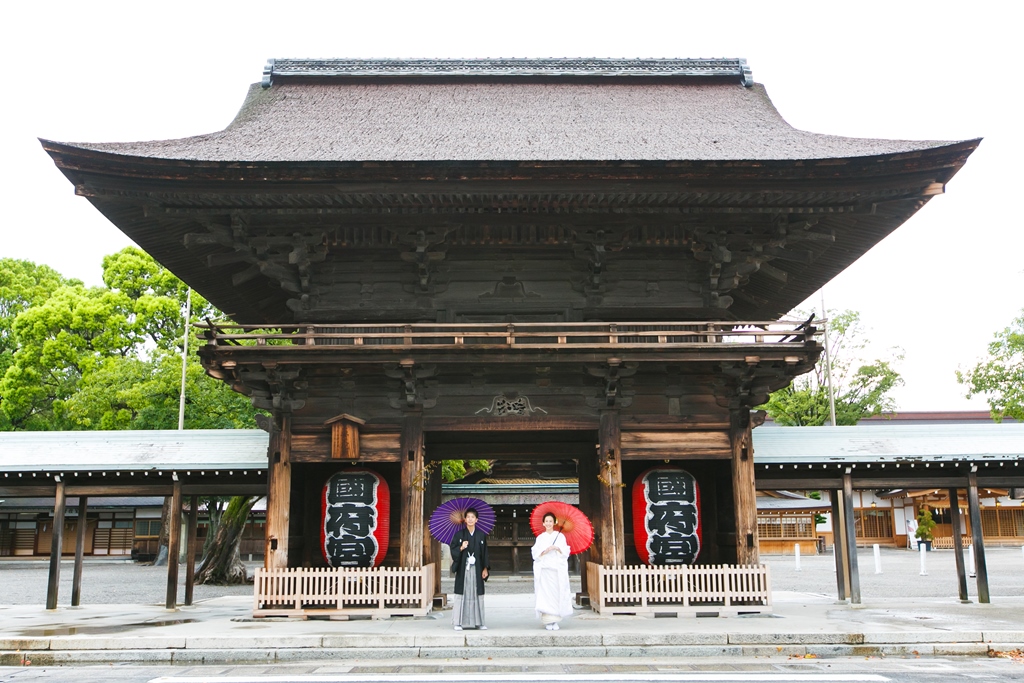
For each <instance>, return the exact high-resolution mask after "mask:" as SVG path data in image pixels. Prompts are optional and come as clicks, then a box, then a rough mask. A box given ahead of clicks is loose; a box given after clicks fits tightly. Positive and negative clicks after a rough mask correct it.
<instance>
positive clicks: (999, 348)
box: [956, 311, 1024, 422]
mask: <svg viewBox="0 0 1024 683" xmlns="http://www.w3.org/2000/svg"><path fill="white" fill-rule="evenodd" d="M956 379H957V381H958V382H960V383H961V384H964V385H966V386H967V398H971V397H972V396H977V395H983V396H985V397H986V399H987V400H988V405H989V409H991V411H992V418H993V419H994V420H996V421H997V422H999V421H1001V420H1002V419H1003V418H1004V417H1012V418H1013V419H1015V420H1024V311H1022V312H1021V315H1020V317H1018V318H1015V319H1014V320H1013V322H1012V323H1010V326H1009V327H1006V328H1004V329H1002V330H1000V331H999V332H997V333H996V334H995V340H993V341H992V343H990V344H989V345H988V358H987V359H986V360H983V361H981V362H979V363H978V364H977V365H975V366H974V367H973V368H971V369H970V370H969V371H967V372H960V371H959V370H958V371H957V373H956Z"/></svg>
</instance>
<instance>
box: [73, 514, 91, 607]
mask: <svg viewBox="0 0 1024 683" xmlns="http://www.w3.org/2000/svg"><path fill="white" fill-rule="evenodd" d="M88 514H89V498H88V496H79V497H78V533H77V534H76V535H75V576H74V579H72V581H71V606H72V607H78V606H79V605H81V604H82V557H83V556H84V555H85V531H86V529H87V528H88V526H89V520H88Z"/></svg>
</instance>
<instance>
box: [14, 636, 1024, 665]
mask: <svg viewBox="0 0 1024 683" xmlns="http://www.w3.org/2000/svg"><path fill="white" fill-rule="evenodd" d="M942 636H944V637H945V638H944V639H941V640H940V637H942ZM417 641H421V642H417ZM869 641H870V642H869ZM357 642H358V644H357ZM376 642H377V643H378V644H377V645H376V646H374V645H372V644H371V643H372V641H371V643H368V642H367V639H366V638H365V637H358V636H346V635H328V636H313V635H311V636H292V637H285V638H269V637H248V638H230V637H228V638H222V639H215V638H208V637H203V638H157V637H152V638H51V639H40V638H27V639H6V640H3V641H0V647H2V650H0V666H21V665H23V664H25V663H26V660H29V661H31V663H32V665H33V666H38V665H59V664H92V663H108V662H127V663H138V664H142V663H162V664H176V663H178V664H199V663H217V664H229V663H231V664H241V663H257V664H259V663H273V662H299V661H328V660H352V659H364V660H388V659H431V660H437V659H487V658H491V659H524V658H542V657H556V658H560V659H581V658H582V659H595V658H606V657H616V658H635V657H648V658H653V657H659V658H688V657H722V656H757V657H766V656H778V657H808V656H810V657H821V658H829V657H853V656H856V657H886V656H957V657H964V656H967V657H979V656H986V655H988V654H989V651H990V650H1013V649H1016V648H1020V647H1021V643H1022V642H1024V632H1018V631H992V632H988V633H985V634H983V633H979V632H963V633H950V632H943V633H935V632H930V631H908V632H903V633H898V632H894V633H874V634H870V635H867V636H866V635H865V634H860V633H838V634H837V633H803V634H747V633H744V634H699V633H695V634H666V637H663V638H658V637H657V636H655V635H652V634H609V635H604V636H601V635H585V634H579V635H574V634H563V635H555V634H550V635H540V634H536V635H534V634H530V635H522V636H513V637H507V636H505V637H503V636H499V635H497V634H495V635H482V634H468V635H465V634H464V635H459V636H456V635H455V634H452V635H450V636H441V635H438V636H419V637H415V638H414V637H412V636H399V637H397V638H385V639H380V640H378V641H376Z"/></svg>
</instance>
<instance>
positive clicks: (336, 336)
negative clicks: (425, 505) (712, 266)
mask: <svg viewBox="0 0 1024 683" xmlns="http://www.w3.org/2000/svg"><path fill="white" fill-rule="evenodd" d="M816 323H817V321H812V322H808V321H802V322H801V321H795V320H779V321H768V322H742V323H740V322H735V323H730V322H722V321H716V322H679V323H476V324H474V323H453V324H440V323H439V324H433V323H417V324H408V325H301V324H300V325H287V326H274V327H268V326H266V325H264V326H259V325H234V324H228V323H199V324H197V325H196V327H198V328H199V329H201V330H202V331H203V336H204V337H205V339H206V343H207V344H208V345H212V346H232V347H239V346H242V347H244V346H301V347H324V346H333V347H351V349H350V350H353V351H357V350H359V349H366V350H370V349H379V348H380V347H382V346H385V347H390V348H395V349H401V348H415V349H424V350H425V349H451V348H460V347H467V346H471V347H473V348H475V349H481V348H488V347H491V348H495V347H496V348H505V349H508V348H515V347H522V348H529V349H591V348H627V349H628V348H651V347H652V346H658V347H659V348H687V347H700V346H706V345H709V344H722V343H729V344H792V345H794V346H802V345H803V344H805V343H806V342H808V341H810V340H812V339H813V337H814V336H815V334H817V329H816V327H815V325H816Z"/></svg>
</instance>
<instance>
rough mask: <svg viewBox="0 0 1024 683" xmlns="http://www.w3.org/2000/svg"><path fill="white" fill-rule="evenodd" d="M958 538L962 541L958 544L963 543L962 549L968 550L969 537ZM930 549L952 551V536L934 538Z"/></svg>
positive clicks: (969, 545) (969, 544)
mask: <svg viewBox="0 0 1024 683" xmlns="http://www.w3.org/2000/svg"><path fill="white" fill-rule="evenodd" d="M960 538H961V539H962V540H961V541H960V542H961V543H963V547H964V548H970V547H971V537H970V536H961V537H960ZM986 545H987V543H986ZM932 548H934V549H936V550H952V549H953V537H952V536H936V537H935V538H933V539H932Z"/></svg>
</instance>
